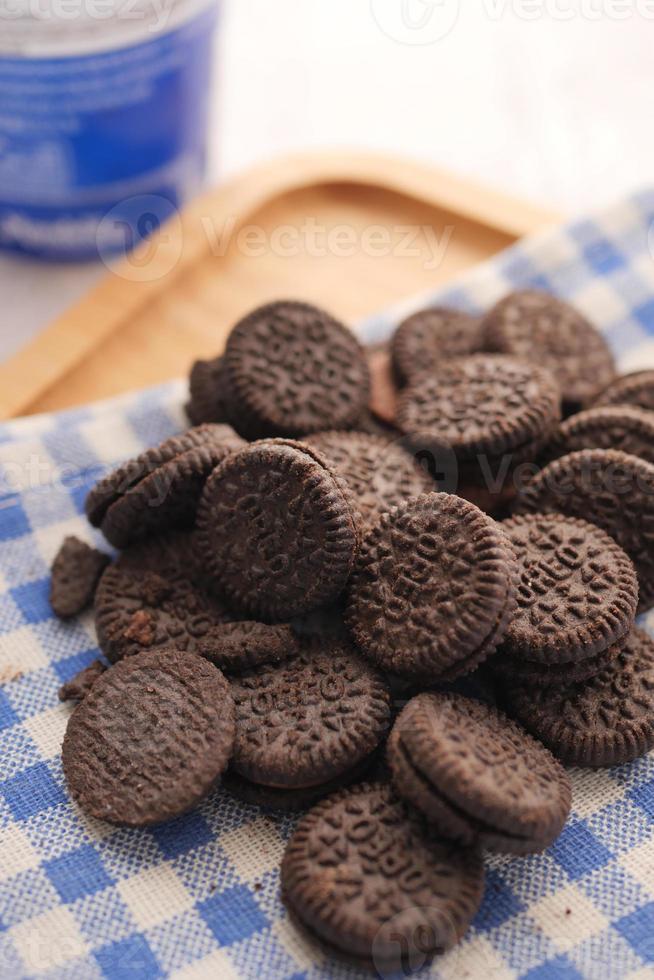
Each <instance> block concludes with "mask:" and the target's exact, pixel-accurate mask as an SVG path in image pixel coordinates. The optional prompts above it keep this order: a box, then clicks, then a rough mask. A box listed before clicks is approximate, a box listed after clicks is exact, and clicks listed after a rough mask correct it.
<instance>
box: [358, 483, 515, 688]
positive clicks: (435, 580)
mask: <svg viewBox="0 0 654 980" xmlns="http://www.w3.org/2000/svg"><path fill="white" fill-rule="evenodd" d="M516 573H517V568H516V566H515V560H514V559H513V558H512V556H511V555H510V552H509V547H508V543H507V539H506V536H505V535H504V533H503V531H502V530H501V528H500V527H499V525H497V524H496V523H495V522H494V521H493V520H492V519H491V518H490V517H488V516H487V515H485V514H482V512H481V511H480V510H478V508H477V507H475V506H474V505H473V504H470V503H468V502H467V501H465V500H462V499H461V498H459V497H455V496H451V495H449V494H436V493H431V494H424V495H422V496H420V497H414V498H412V499H410V500H408V501H406V502H405V503H403V504H401V505H400V506H399V507H396V508H395V509H394V510H392V511H391V512H390V513H388V514H383V515H382V517H381V518H380V520H379V522H378V523H377V524H376V525H375V527H374V528H373V529H372V530H371V531H370V533H369V534H368V536H367V537H366V538H365V540H364V543H363V546H362V549H361V554H360V556H359V560H358V562H357V566H356V568H355V571H354V573H353V576H352V579H351V583H350V588H349V594H348V602H347V610H346V622H347V625H348V627H349V629H350V631H351V633H352V635H353V637H354V639H355V641H356V643H357V645H358V647H359V648H360V649H361V650H362V652H363V653H364V654H365V655H366V656H368V657H369V658H370V659H371V660H373V661H374V662H375V663H376V664H378V665H379V666H381V667H382V668H383V669H384V670H388V671H390V672H391V673H395V674H399V675H408V676H418V677H420V678H422V679H423V680H426V681H433V682H436V681H438V680H440V679H443V677H444V676H447V677H448V679H450V678H451V677H452V676H453V675H454V674H456V673H459V672H460V671H462V670H463V671H465V670H469V669H472V667H473V666H475V665H476V663H477V662H479V661H480V660H481V659H483V656H488V655H490V653H492V652H493V649H494V645H495V644H497V643H498V642H499V641H500V640H501V639H502V635H503V632H504V630H505V629H506V627H507V626H508V621H509V619H510V616H511V615H512V612H513V605H514V602H515V599H514V583H513V578H514V577H515V576H516ZM491 637H492V639H493V642H492V643H489V638H491Z"/></svg>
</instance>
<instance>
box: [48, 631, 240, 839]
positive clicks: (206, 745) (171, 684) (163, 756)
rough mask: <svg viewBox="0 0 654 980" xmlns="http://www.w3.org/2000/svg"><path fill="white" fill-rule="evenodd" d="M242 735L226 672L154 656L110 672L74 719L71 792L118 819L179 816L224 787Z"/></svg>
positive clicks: (183, 657) (175, 655)
mask: <svg viewBox="0 0 654 980" xmlns="http://www.w3.org/2000/svg"><path fill="white" fill-rule="evenodd" d="M234 730H235V729H234V707H233V703H232V699H231V695H230V691H229V684H228V683H227V681H226V680H225V678H224V677H223V675H222V674H221V673H220V671H219V670H218V669H217V668H216V667H214V666H213V665H212V664H210V663H208V662H207V661H206V660H202V659H201V658H200V657H197V656H196V655H195V654H192V653H184V652H182V651H180V650H156V651H146V652H145V653H141V654H139V655H138V656H135V657H131V658H130V659H129V660H123V661H122V662H121V663H119V664H117V665H116V666H115V667H113V668H112V669H111V670H108V671H107V672H106V673H105V674H103V676H102V677H100V678H99V680H97V681H96V683H95V684H94V685H93V687H92V688H91V690H90V691H89V693H88V694H87V696H86V697H85V698H84V700H83V701H82V702H81V703H80V704H79V705H78V706H77V707H76V708H75V710H74V711H73V713H72V715H71V716H70V720H69V722H68V727H67V729H66V735H65V737H64V743H63V750H62V758H63V766H64V774H65V776H66V782H67V784H68V788H69V791H70V793H71V795H72V796H73V798H74V799H75V801H76V802H77V803H78V804H79V806H80V807H81V808H82V810H84V812H85V813H87V814H89V815H90V816H92V817H95V818H97V819H99V820H107V821H108V822H109V823H114V824H119V825H121V826H128V827H144V826H149V825H151V824H156V823H161V822H162V821H164V820H171V819H172V818H173V817H177V816H179V815H180V814H182V813H185V812H186V811H187V810H190V809H191V808H192V807H193V806H195V804H196V803H198V802H199V801H200V800H201V799H202V798H203V797H204V796H206V795H207V793H209V791H210V790H211V789H212V788H213V787H214V785H215V784H216V781H217V780H218V778H219V777H220V775H221V774H222V772H223V771H224V769H225V768H226V766H227V763H228V762H229V757H230V755H231V751H232V746H233V742H234Z"/></svg>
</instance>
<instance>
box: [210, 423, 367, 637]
mask: <svg viewBox="0 0 654 980" xmlns="http://www.w3.org/2000/svg"><path fill="white" fill-rule="evenodd" d="M359 525H360V517H359V515H358V512H357V509H356V505H355V502H354V499H353V497H352V495H351V492H350V491H349V489H348V488H347V486H346V485H345V483H344V482H343V480H342V479H341V478H340V477H339V476H338V475H337V474H336V473H335V472H334V470H333V467H332V466H331V465H330V464H329V462H328V461H327V460H326V459H325V457H324V456H322V455H321V454H320V453H318V452H317V450H315V449H312V448H311V447H309V446H307V445H305V444H303V443H294V442H290V441H285V440H264V441H261V442H256V443H253V444H252V445H251V446H248V447H247V448H246V449H243V450H241V451H240V452H238V453H235V454H233V455H232V456H230V457H229V458H228V459H226V460H225V462H224V463H222V464H221V465H220V466H219V467H218V468H217V469H216V470H214V472H213V473H212V475H211V477H210V478H209V480H208V481H207V483H206V486H205V488H204V492H203V495H202V499H201V501H200V506H199V509H198V521H197V526H198V536H199V542H200V547H201V550H202V554H203V558H204V561H205V562H206V568H207V571H208V573H209V575H211V576H212V578H213V579H214V581H215V582H216V584H217V585H218V586H219V587H220V588H221V589H222V590H223V591H224V593H225V595H226V596H227V598H228V599H229V601H230V602H233V603H234V605H235V607H236V608H237V609H239V610H240V611H241V612H242V613H243V614H245V615H247V616H249V617H250V618H252V617H254V618H256V619H261V620H264V621H285V620H288V619H291V618H293V617H294V616H300V615H302V614H303V613H306V612H310V611H311V610H312V609H316V608H318V607H319V606H323V605H326V604H328V603H330V602H332V601H333V600H335V599H336V598H337V597H338V595H339V594H340V593H341V592H342V591H343V589H344V588H345V586H346V584H347V581H348V579H349V576H350V573H351V570H352V567H353V565H354V562H355V560H356V556H357V553H358V550H359V543H360V527H359Z"/></svg>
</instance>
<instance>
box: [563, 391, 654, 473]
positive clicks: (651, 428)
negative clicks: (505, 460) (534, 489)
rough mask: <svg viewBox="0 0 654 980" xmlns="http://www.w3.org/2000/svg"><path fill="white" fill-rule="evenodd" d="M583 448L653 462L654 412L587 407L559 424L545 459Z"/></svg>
mask: <svg viewBox="0 0 654 980" xmlns="http://www.w3.org/2000/svg"><path fill="white" fill-rule="evenodd" d="M584 449H618V450H620V451H621V452H623V453H629V454H630V455H632V456H640V458H641V459H644V460H646V461H647V462H648V463H654V412H647V411H645V410H644V409H642V408H634V407H632V406H630V405H615V406H614V405H608V406H606V407H602V408H589V409H588V410H587V411H586V412H579V414H578V415H573V416H571V417H570V418H569V419H566V421H565V422H564V423H563V424H562V425H561V427H560V428H559V430H558V431H557V432H556V433H555V435H554V437H553V439H552V441H551V442H550V443H549V445H548V446H547V448H546V456H547V458H548V459H556V458H558V457H559V456H565V455H567V454H568V453H576V452H581V451H582V450H584Z"/></svg>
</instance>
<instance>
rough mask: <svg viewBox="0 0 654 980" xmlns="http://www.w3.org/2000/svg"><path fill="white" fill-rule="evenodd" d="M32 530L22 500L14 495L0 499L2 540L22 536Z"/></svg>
mask: <svg viewBox="0 0 654 980" xmlns="http://www.w3.org/2000/svg"><path fill="white" fill-rule="evenodd" d="M30 530H31V528H30V522H29V520H28V518H27V514H26V513H25V511H24V510H23V507H22V505H21V503H20V501H19V500H17V499H16V498H14V497H7V498H5V499H4V500H0V541H9V540H10V539H11V538H21V537H23V535H25V534H29V533H30Z"/></svg>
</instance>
